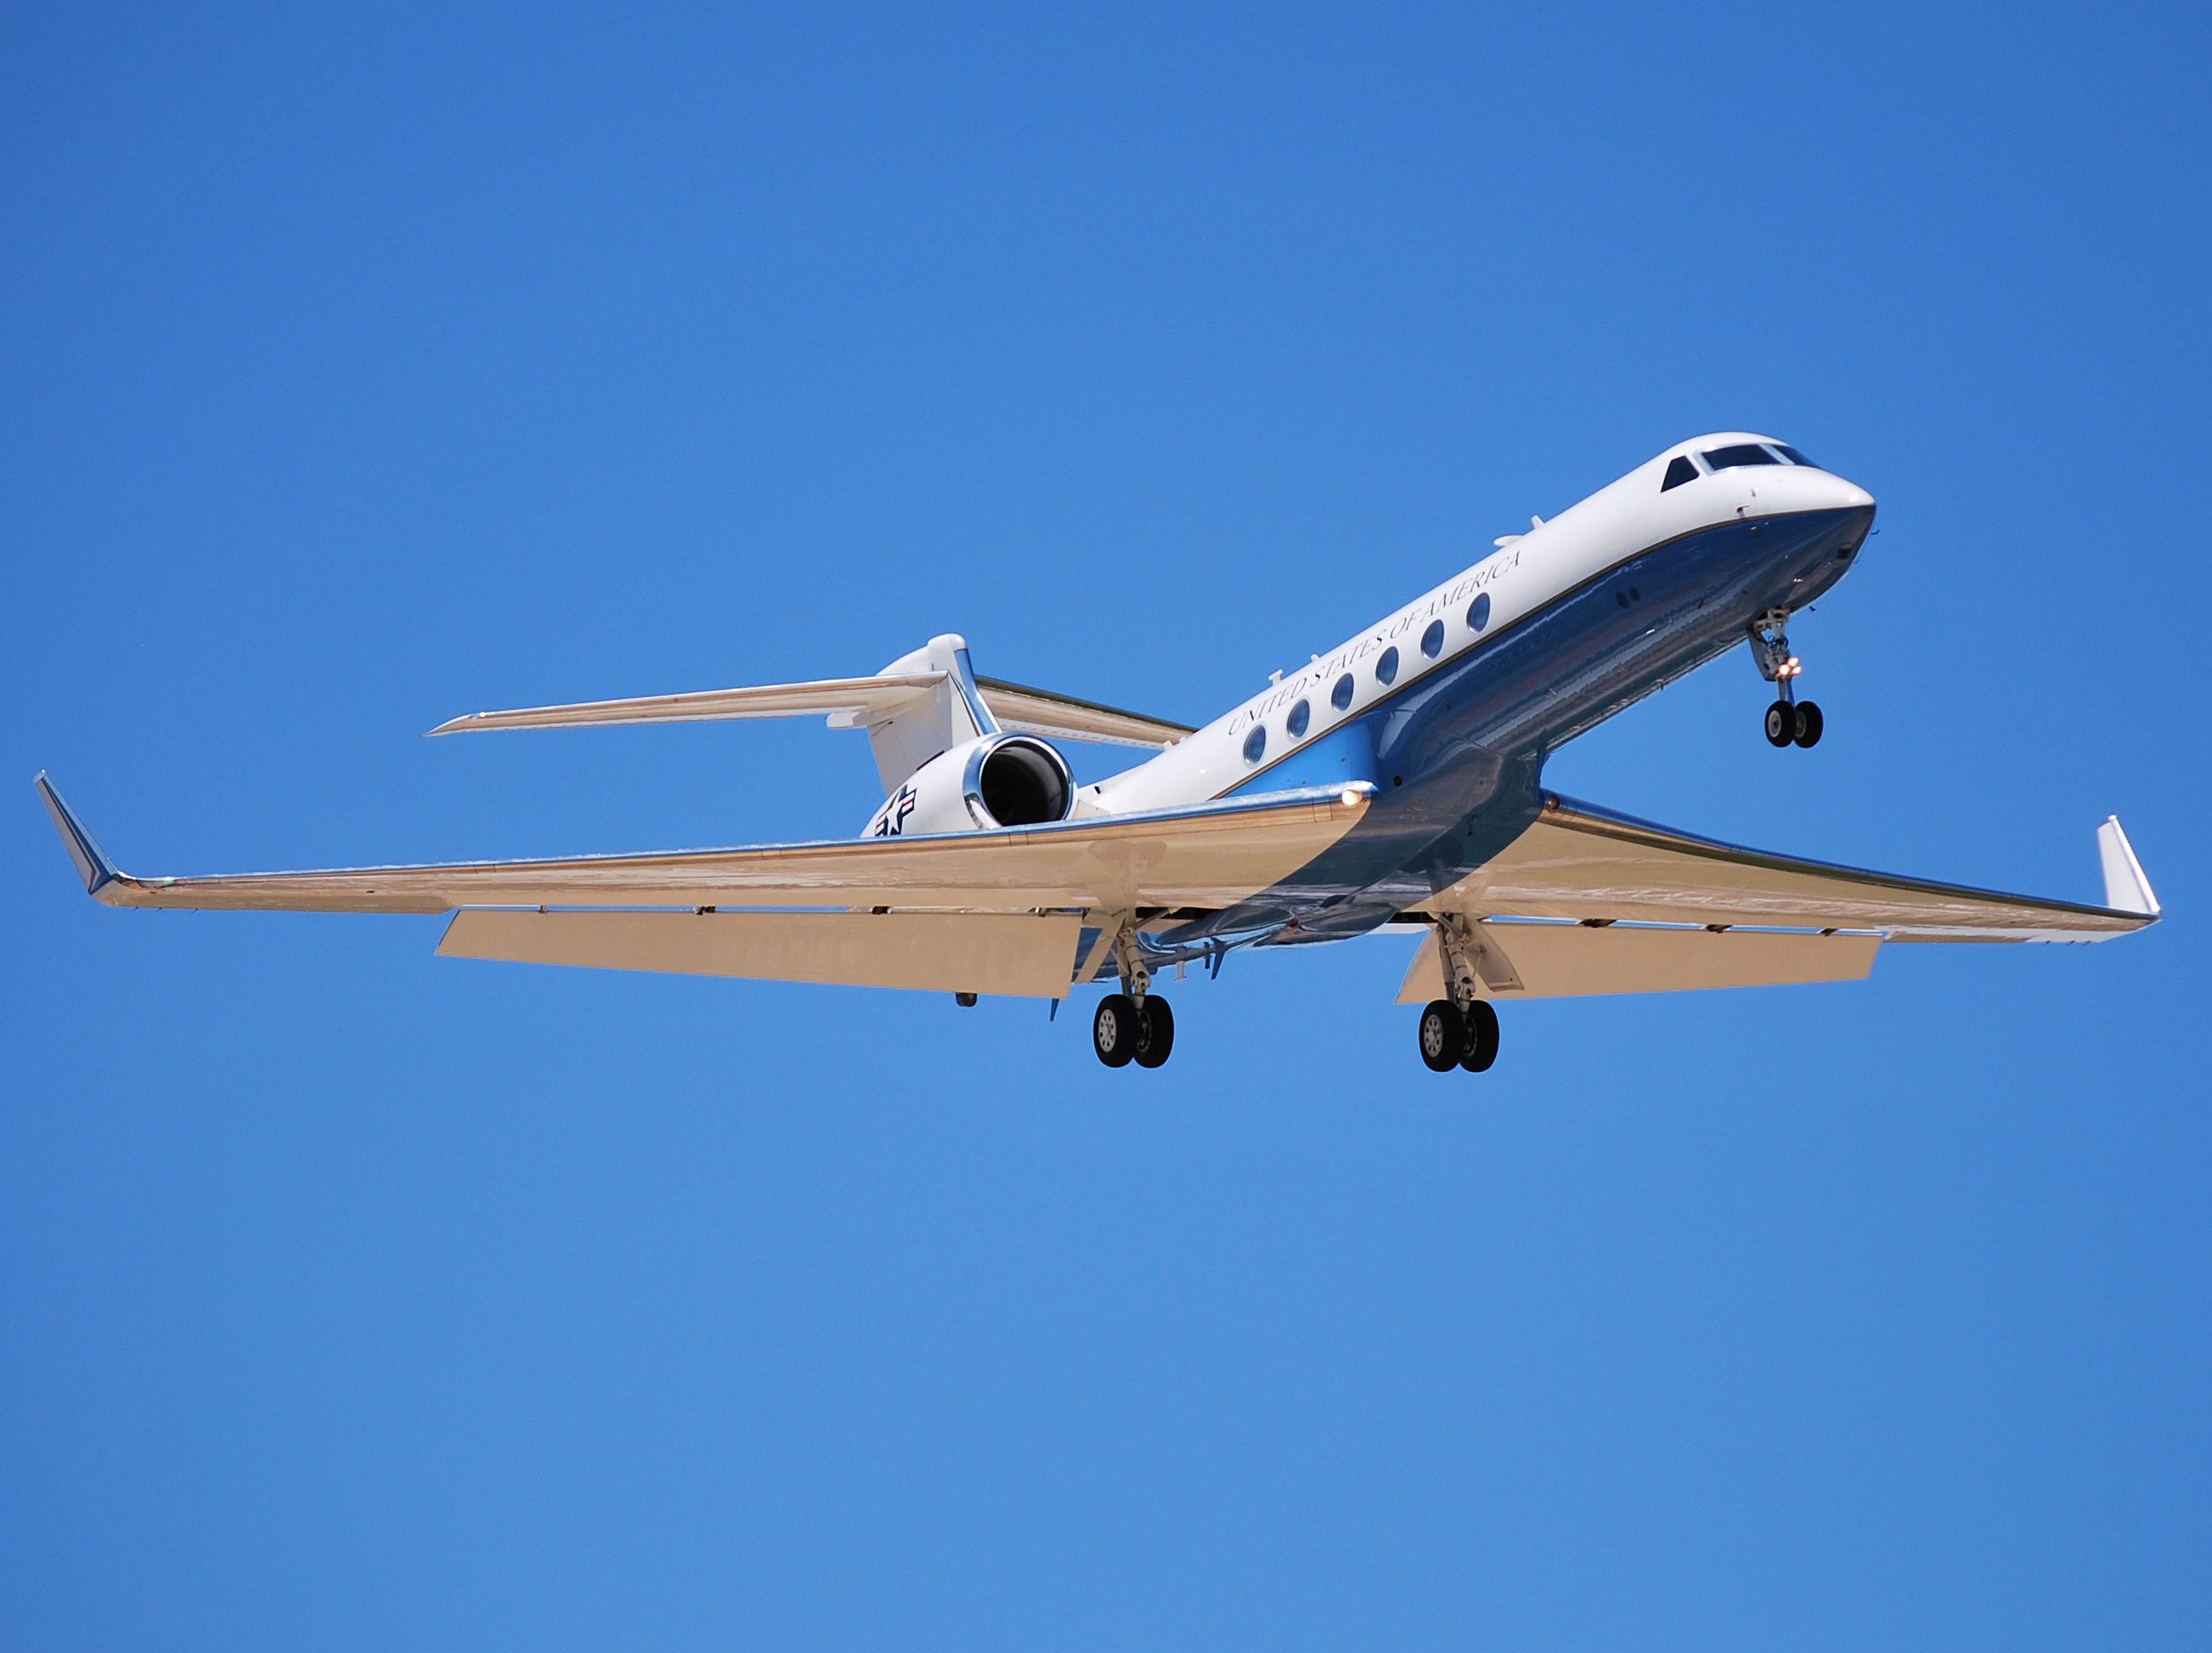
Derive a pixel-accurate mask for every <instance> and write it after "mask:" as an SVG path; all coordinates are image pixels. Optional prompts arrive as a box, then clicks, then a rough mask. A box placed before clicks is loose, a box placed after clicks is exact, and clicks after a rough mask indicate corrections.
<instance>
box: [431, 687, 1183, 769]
mask: <svg viewBox="0 0 2212 1653" xmlns="http://www.w3.org/2000/svg"><path fill="white" fill-rule="evenodd" d="M948 680H949V674H948V673H945V672H898V673H895V674H890V675H886V676H883V677H876V678H823V679H822V680H821V681H820V682H817V683H778V684H763V685H762V686H761V687H759V688H755V689H705V690H698V691H696V693H692V694H684V695H641V696H635V697H634V698H632V699H629V700H591V701H578V702H574V703H572V704H569V705H565V706H524V707H518V708H515V709H513V710H512V711H505V712H471V713H470V714H468V715H467V716H465V717H457V718H453V719H451V720H448V721H447V722H444V723H441V724H440V725H439V726H437V727H436V728H435V729H433V730H431V731H430V732H431V733H432V734H434V735H459V734H474V733H478V732H490V731H493V730H497V729H580V728H588V727H591V726H594V725H605V724H637V723H719V722H723V721H726V720H735V719H744V718H784V717H807V716H820V717H826V718H829V720H831V721H832V722H834V723H836V724H838V725H840V726H844V727H847V728H859V727H866V726H873V725H877V724H881V723H884V722H887V721H889V720H891V719H893V718H895V717H897V716H898V715H900V714H902V713H904V712H908V711H909V710H912V709H913V708H915V707H916V706H918V705H919V703H920V702H922V701H923V700H924V699H925V698H926V697H927V696H930V695H931V694H933V693H934V692H935V691H937V690H939V688H941V687H942V686H943V685H944V684H945V683H946V682H947V681H948ZM975 687H976V692H977V693H978V694H979V695H980V696H981V699H982V702H983V704H984V705H985V706H986V707H987V708H989V709H990V712H991V714H992V716H993V717H994V718H996V719H997V720H998V721H999V724H1000V726H1001V727H1003V728H1007V729H1015V730H1019V731H1020V732H1023V733H1024V734H1033V735H1043V736H1045V737H1047V738H1050V739H1058V740H1087V741H1092V742H1096V743H1097V744H1103V745H1109V746H1141V747H1144V748H1146V749H1148V750H1156V749H1158V748H1159V747H1163V746H1171V745H1173V744H1175V743H1176V741H1178V740H1181V739H1182V738H1183V737H1184V736H1185V735H1187V734H1188V733H1190V732H1191V730H1190V726H1189V725H1188V724H1182V723H1170V722H1168V721H1167V720H1164V719H1162V718H1154V717H1146V715H1144V714H1142V713H1140V712H1125V711H1123V710H1121V708H1118V707H1114V706H1103V705H1101V704H1099V703H1098V702H1096V701H1087V700H1078V699H1076V698H1074V697H1073V696H1069V695H1055V694H1053V693H1051V692H1050V691H1048V690H1042V689H1025V688H1024V687H1023V686H1022V685H1021V684H1013V683H1005V682H1002V681H1000V679H998V678H977V679H976V682H975Z"/></svg>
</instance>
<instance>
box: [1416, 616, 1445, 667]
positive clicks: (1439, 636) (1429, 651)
mask: <svg viewBox="0 0 2212 1653" xmlns="http://www.w3.org/2000/svg"><path fill="white" fill-rule="evenodd" d="M1443 652H1444V623H1443V621H1441V620H1431V621H1430V622H1429V629H1427V630H1426V631H1425V632H1423V633H1422V634H1421V653H1424V654H1425V655H1427V656H1428V657H1429V658H1430V659H1432V660H1433V659H1436V657H1437V655H1439V654H1441V653H1443Z"/></svg>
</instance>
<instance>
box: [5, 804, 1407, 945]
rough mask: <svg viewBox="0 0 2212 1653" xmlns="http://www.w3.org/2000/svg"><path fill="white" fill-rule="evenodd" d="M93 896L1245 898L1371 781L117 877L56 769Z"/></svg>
mask: <svg viewBox="0 0 2212 1653" xmlns="http://www.w3.org/2000/svg"><path fill="white" fill-rule="evenodd" d="M36 784H37V787H38V790H39V794H40V797H41V798H42V799H45V801H46V808H47V810H48V811H49V812H50V813H51V814H52V817H53V819H54V825H55V828H56V830H58V831H59V832H60V834H61V836H62V842H63V845H64V848H67V849H68V850H69V853H70V859H71V860H73V861H75V862H76V867H77V871H78V872H79V874H80V875H81V876H82V878H83V879H84V883H85V889H86V890H87V891H88V893H89V894H90V895H92V896H94V898H96V899H97V900H99V901H101V902H106V904H107V905H108V906H111V907H157V908H191V909H250V910H254V911H263V912H315V913H442V912H446V911H448V910H450V909H453V908H457V907H483V906H500V907H582V908H654V907H659V908H694V909H696V908H708V907H756V908H758V907H830V908H848V909H849V908H866V907H881V908H895V909H930V910H947V909H951V910H959V911H969V912H991V913H1024V912H1033V911H1036V910H1038V909H1076V910H1079V911H1093V910H1097V911H1104V912H1117V913H1118V912H1132V911H1134V910H1136V909H1140V908H1152V909H1167V908H1181V907H1201V908H1220V907H1228V906H1233V905H1234V904H1236V903H1237V902H1240V901H1243V900H1244V899H1246V898H1247V897H1249V896H1252V895H1253V894H1255V893H1256V892H1257V891H1259V890H1264V889H1266V888H1267V886H1269V885H1270V884H1275V883H1279V882H1280V881H1281V880H1282V879H1284V878H1286V877H1288V876H1289V875H1290V874H1291V873H1292V872H1296V871H1297V869H1298V868H1299V867H1301V866H1304V865H1305V864H1306V863H1307V862H1309V861H1310V860H1313V859H1314V858H1315V857H1316V856H1317V855H1319V854H1321V853H1322V851H1323V850H1325V849H1327V848H1328V847H1329V846H1330V845H1331V844H1333V843H1334V842H1336V841H1337V840H1338V839H1339V838H1340V837H1342V836H1344V835H1345V833H1346V832H1348V831H1349V830H1351V829H1352V825H1353V824H1354V823H1356V822H1357V821H1358V819H1359V818H1360V817H1361V816H1362V815H1363V814H1364V812H1365V811H1366V808H1367V805H1368V801H1369V799H1370V798H1371V797H1372V796H1373V793H1374V789H1373V787H1369V786H1366V785H1364V783H1361V784H1356V785H1353V786H1349V787H1308V788H1305V789H1303V790H1300V791H1295V792H1279V793H1262V794H1261V795H1258V796H1255V797H1251V798H1238V799H1226V800H1224V801H1221V802H1217V803H1211V804H1202V805H1194V806H1191V807H1188V808H1183V809H1170V810H1159V811H1151V812H1148V813H1145V814H1140V815H1104V816H1092V817H1087V818H1084V819H1079V820H1073V821H1061V822H1057V823H1053V824H1050V825H1047V826H1036V827H1019V828H1012V829H1008V830H1001V831H995V832H963V833H957V834H947V835H943V836H921V837H886V838H860V839H852V840H834V841H830V842H819V843H798V844H763V845H758V846H754V847H750V848H738V849H687V850H670V851H663V852H659V853H656V854H642V855H588V856H578V857H574V858H572V859H566V860H520V861H461V862H454V863H450V864H446V865H436V866H369V867H352V868H341V869H336V870H332V871H327V872H243V873H234V874H229V875H224V876H217V877H213V878H132V877H131V876H129V875H128V874H126V873H124V872H118V870H117V869H116V867H115V866H114V864H113V863H112V861H110V860H108V859H107V858H106V855H105V854H102V853H101V851H100V848H99V846H98V845H97V844H96V843H94V842H93V839H92V836H91V835H90V834H89V833H88V832H87V831H86V830H85V829H84V827H83V824H82V823H81V822H79V821H78V819H77V818H76V815H75V814H74V813H73V812H72V811H70V808H69V805H66V804H64V802H63V801H62V799H61V796H60V794H59V793H57V792H55V790H54V789H53V787H52V785H51V784H50V783H49V782H48V781H47V780H46V776H45V775H40V776H39V778H38V781H37V783H36Z"/></svg>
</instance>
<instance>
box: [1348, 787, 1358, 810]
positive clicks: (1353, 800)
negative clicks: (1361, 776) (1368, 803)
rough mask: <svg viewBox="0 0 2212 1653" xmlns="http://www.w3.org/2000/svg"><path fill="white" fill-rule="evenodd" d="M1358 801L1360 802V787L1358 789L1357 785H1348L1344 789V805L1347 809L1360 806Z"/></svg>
mask: <svg viewBox="0 0 2212 1653" xmlns="http://www.w3.org/2000/svg"><path fill="white" fill-rule="evenodd" d="M1358 803H1359V789H1358V787H1346V788H1345V789H1344V806H1345V808H1346V809H1353V808H1356V807H1358Z"/></svg>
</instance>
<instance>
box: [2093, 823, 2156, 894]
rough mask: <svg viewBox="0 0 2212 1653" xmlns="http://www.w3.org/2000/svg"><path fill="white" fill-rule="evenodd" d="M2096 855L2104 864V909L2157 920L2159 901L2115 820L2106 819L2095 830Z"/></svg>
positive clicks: (2130, 845)
mask: <svg viewBox="0 0 2212 1653" xmlns="http://www.w3.org/2000/svg"><path fill="white" fill-rule="evenodd" d="M2097 854H2098V857H2099V859H2100V860H2102V861H2103V862H2104V864H2105V905H2106V906H2107V907H2109V908H2111V909H2112V910H2113V911H2114V912H2118V913H2140V914H2142V915H2143V916H2144V917H2145V918H2156V917H2157V916H2158V913H2159V907H2158V897H2157V896H2154V895H2153V894H2152V893H2151V888H2150V880H2149V879H2148V878H2145V877H2144V876H2143V870H2142V862H2141V861H2139V860H2136V852H2135V846H2134V845H2132V844H2130V842H2128V835H2127V834H2126V832H2124V830H2122V829H2121V826H2120V817H2118V816H2117V815H2107V816H2106V817H2105V824H2104V825H2102V826H2100V827H2099V828H2098V829H2097Z"/></svg>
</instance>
